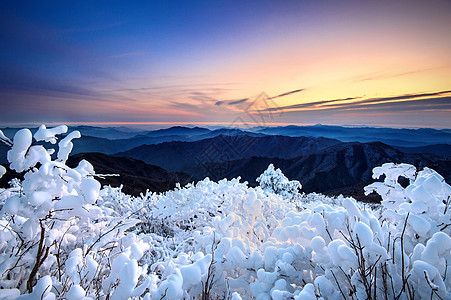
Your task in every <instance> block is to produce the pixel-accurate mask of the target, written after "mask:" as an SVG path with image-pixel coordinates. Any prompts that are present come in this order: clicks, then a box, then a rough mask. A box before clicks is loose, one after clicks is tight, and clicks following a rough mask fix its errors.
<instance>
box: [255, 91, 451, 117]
mask: <svg viewBox="0 0 451 300" xmlns="http://www.w3.org/2000/svg"><path fill="white" fill-rule="evenodd" d="M449 93H451V90H447V91H439V92H430V93H418V94H404V95H399V96H391V97H380V98H367V99H363V100H357V99H360V98H362V97H350V98H342V99H332V100H322V101H314V102H307V103H298V104H293V105H287V106H281V107H270V108H266V109H263V110H259V111H258V112H273V111H280V112H283V111H301V110H330V109H342V110H344V109H364V108H369V107H370V106H371V105H378V106H382V105H384V106H386V107H388V106H393V105H401V106H402V105H407V104H408V102H409V103H412V105H411V106H413V104H414V103H416V104H420V103H421V105H425V104H426V103H429V104H431V103H432V102H431V101H433V100H434V99H447V97H444V98H435V97H437V96H442V95H446V94H449ZM426 97H432V98H428V99H424V100H425V101H421V100H422V99H423V98H426ZM409 100H410V101H409ZM428 101H429V102H428ZM440 104H442V103H440Z"/></svg>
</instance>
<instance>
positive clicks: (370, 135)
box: [253, 124, 451, 147]
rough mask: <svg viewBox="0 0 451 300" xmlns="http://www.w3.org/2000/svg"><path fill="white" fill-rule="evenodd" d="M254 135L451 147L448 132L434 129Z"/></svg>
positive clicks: (275, 130) (309, 129) (273, 130)
mask: <svg viewBox="0 0 451 300" xmlns="http://www.w3.org/2000/svg"><path fill="white" fill-rule="evenodd" d="M253 130H254V131H255V132H258V133H263V134H274V135H286V136H311V137H320V136H321V137H326V138H332V139H337V140H340V141H342V142H361V143H366V142H375V141H379V142H383V143H386V144H388V145H391V146H401V147H417V146H426V145H433V144H448V145H451V133H450V132H449V130H446V129H443V130H437V129H432V128H419V129H405V128H400V129H398V128H384V127H343V126H330V125H321V124H318V125H314V126H295V125H290V126H280V127H257V128H254V129H253Z"/></svg>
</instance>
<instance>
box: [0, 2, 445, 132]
mask: <svg viewBox="0 0 451 300" xmlns="http://www.w3.org/2000/svg"><path fill="white" fill-rule="evenodd" d="M450 29H451V1H449V0H423V1H419V0H418V1H417V0H397V1H388V0H378V1H373V0H371V1H370V0H359V1H354V0H339V1H337V0H328V1H323V0H309V1H306V0H305V1H301V0H300V1H264V0H263V1H14V0H2V1H0V110H1V112H2V113H1V117H0V124H3V125H5V124H12V125H14V124H41V123H45V124H59V123H65V124H74V123H79V124H103V125H105V124H106V125H108V124H223V125H229V126H241V127H244V126H251V125H252V126H254V125H255V126H270V125H284V124H317V123H321V124H334V125H377V126H391V127H434V128H451V117H450V116H451V114H450V112H451V34H449V31H450Z"/></svg>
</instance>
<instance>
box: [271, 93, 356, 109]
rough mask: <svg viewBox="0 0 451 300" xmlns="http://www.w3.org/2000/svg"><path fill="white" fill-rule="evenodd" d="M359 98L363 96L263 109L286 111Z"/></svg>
mask: <svg viewBox="0 0 451 300" xmlns="http://www.w3.org/2000/svg"><path fill="white" fill-rule="evenodd" d="M359 98H361V97H352V98H343V99H332V100H323V101H315V102H308V103H298V104H293V105H287V106H279V107H269V108H266V109H264V110H263V111H268V112H270V111H284V110H293V109H303V108H315V107H319V106H321V105H324V104H328V103H333V102H341V101H351V100H355V99H359ZM271 99H272V98H271Z"/></svg>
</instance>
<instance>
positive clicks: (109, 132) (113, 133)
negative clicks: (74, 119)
mask: <svg viewBox="0 0 451 300" xmlns="http://www.w3.org/2000/svg"><path fill="white" fill-rule="evenodd" d="M74 130H78V131H80V133H81V135H82V136H87V135H89V136H92V137H98V138H105V139H109V140H117V139H129V138H132V137H135V136H137V135H142V134H145V133H146V132H147V131H142V130H133V129H130V128H127V127H97V126H86V125H80V126H69V130H68V132H71V131H74Z"/></svg>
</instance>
